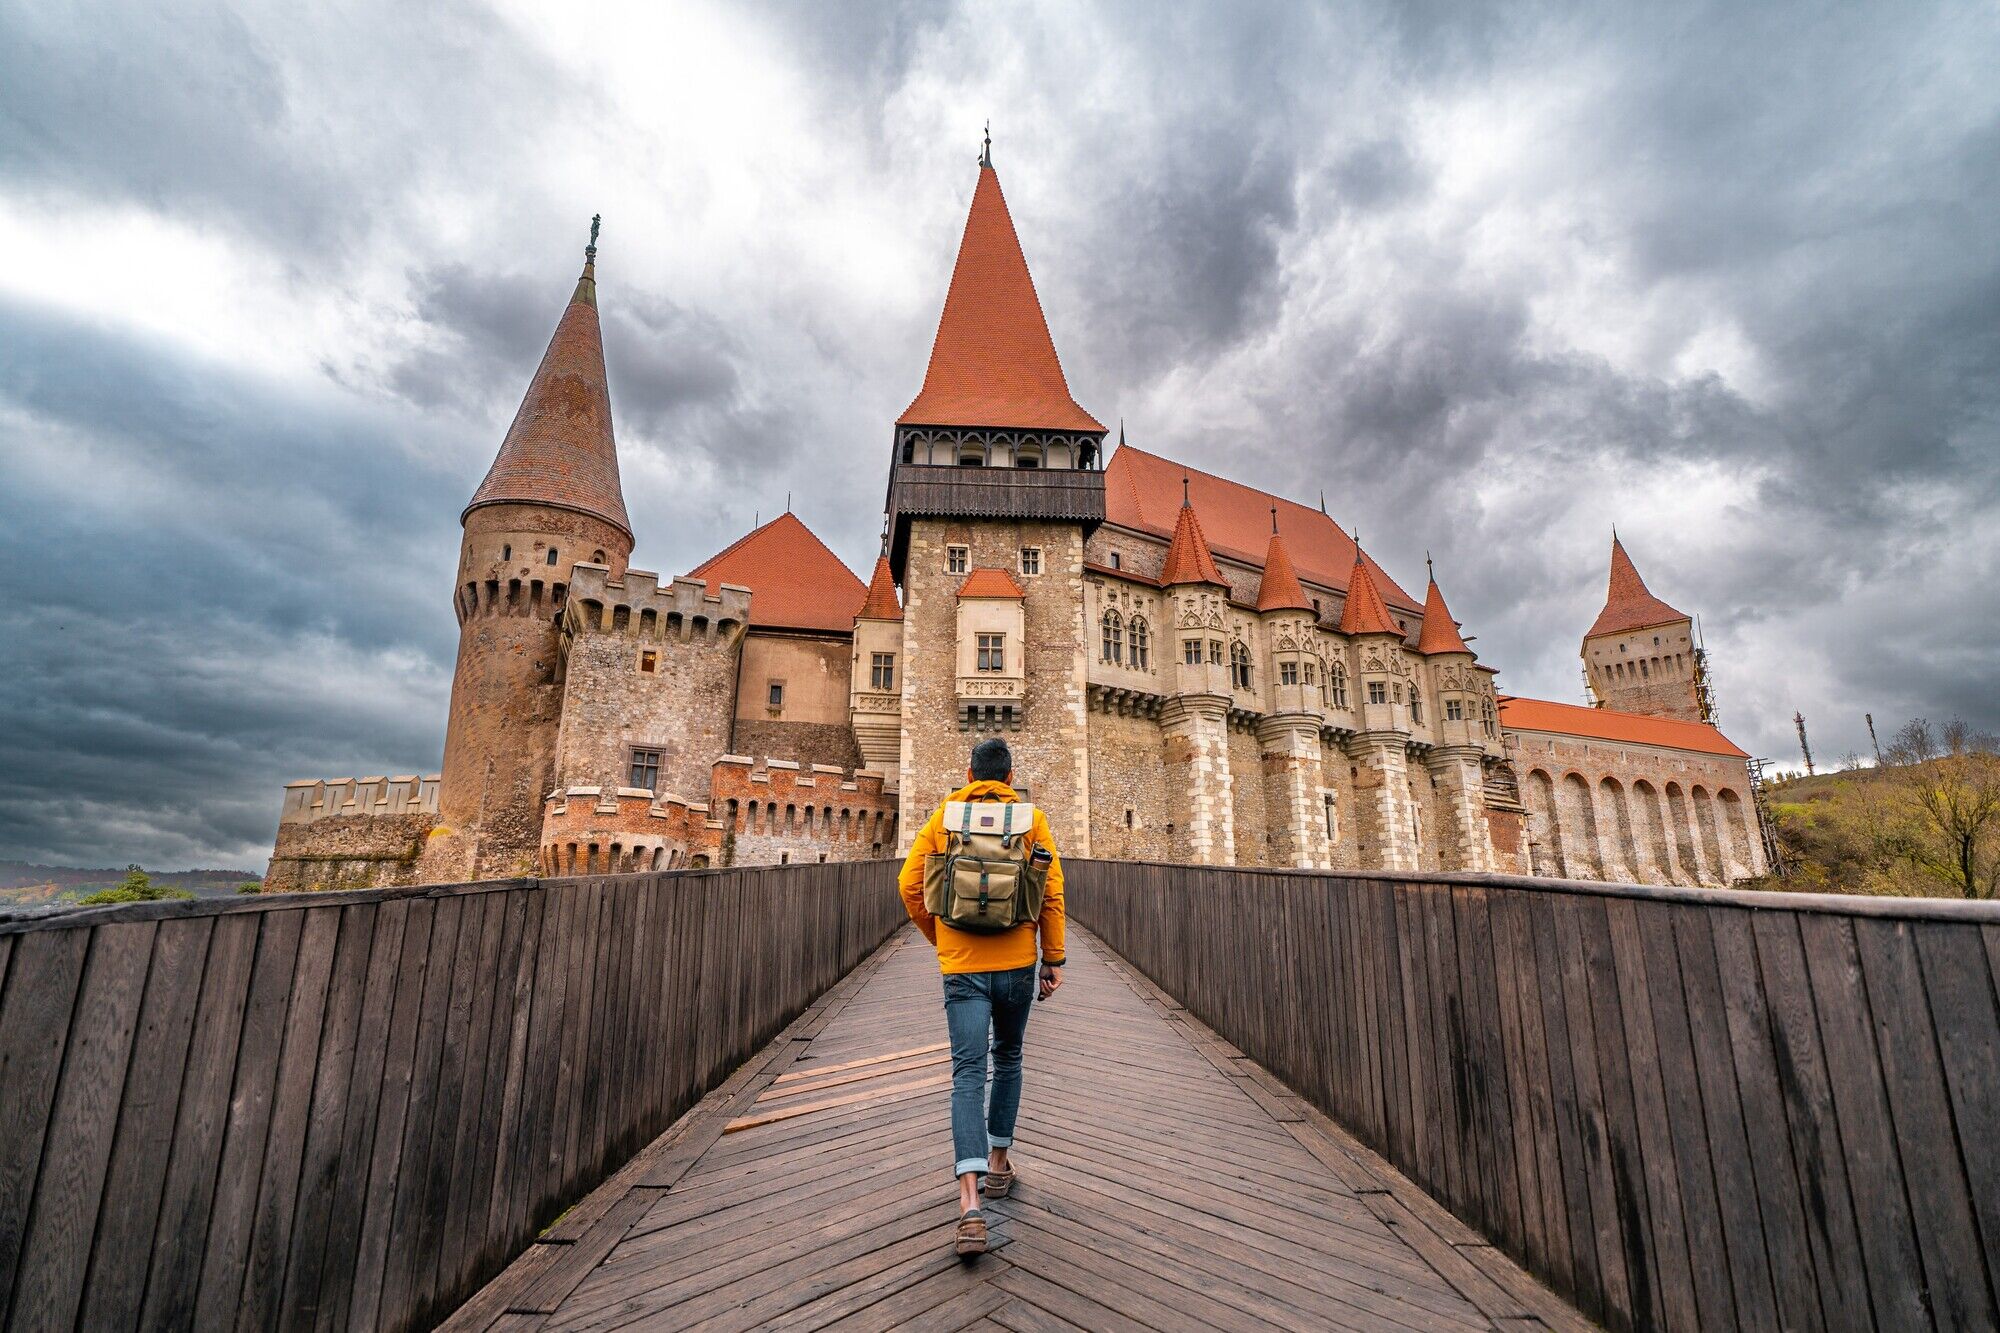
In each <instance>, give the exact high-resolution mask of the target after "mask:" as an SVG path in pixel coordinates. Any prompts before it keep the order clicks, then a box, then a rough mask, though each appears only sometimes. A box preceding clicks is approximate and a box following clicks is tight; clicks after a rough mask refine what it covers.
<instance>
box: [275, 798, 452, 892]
mask: <svg viewBox="0 0 2000 1333" xmlns="http://www.w3.org/2000/svg"><path fill="white" fill-rule="evenodd" d="M436 825H437V816H436V815H433V814H429V813H420V814H407V815H334V816H330V817H327V818H324V819H316V820H313V821H312V822H310V823H282V824H279V825H278V838H277V843H276V845H275V847H273V849H272V851H271V864H270V866H269V868H268V869H266V870H265V872H264V891H265V892H266V893H288V892H290V893H297V892H317V891H319V890H322V889H387V888H397V887H400V886H403V885H407V884H421V883H423V882H424V876H423V874H422V872H421V864H422V857H423V853H424V849H425V846H426V844H427V843H428V841H429V839H430V833H431V830H432V829H433V828H435V827H436Z"/></svg>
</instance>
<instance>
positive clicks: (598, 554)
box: [590, 551, 604, 565]
mask: <svg viewBox="0 0 2000 1333" xmlns="http://www.w3.org/2000/svg"><path fill="white" fill-rule="evenodd" d="M590 563H591V564H593V565H601V564H603V563H604V552H602V551H592V552H591V553H590Z"/></svg>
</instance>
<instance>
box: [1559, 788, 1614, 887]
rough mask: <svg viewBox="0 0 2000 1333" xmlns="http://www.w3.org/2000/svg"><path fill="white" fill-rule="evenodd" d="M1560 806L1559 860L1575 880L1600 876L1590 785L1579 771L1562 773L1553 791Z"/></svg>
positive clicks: (1601, 862) (1601, 850)
mask: <svg viewBox="0 0 2000 1333" xmlns="http://www.w3.org/2000/svg"><path fill="white" fill-rule="evenodd" d="M1557 795H1558V800H1559V801H1560V804H1561V809H1562V822H1563V833H1564V834H1565V838H1564V841H1565V843H1566V844H1567V845H1566V846H1565V847H1564V849H1563V853H1564V856H1563V859H1564V860H1565V861H1567V862H1568V863H1569V873H1570V875H1571V877H1572V878H1575V879H1603V878H1604V846H1603V844H1602V843H1601V842H1599V841H1598V835H1597V809H1596V805H1595V803H1594V802H1593V801H1592V800H1591V799H1590V784H1589V783H1588V782H1586V781H1585V780H1584V777H1583V775H1582V774H1581V773H1576V772H1570V773H1565V774H1563V780H1562V785H1561V786H1560V787H1559V788H1558V790H1557Z"/></svg>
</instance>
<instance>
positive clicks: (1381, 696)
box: [1368, 680, 1389, 704]
mask: <svg viewBox="0 0 2000 1333" xmlns="http://www.w3.org/2000/svg"><path fill="white" fill-rule="evenodd" d="M1368 702H1369V703H1371V704H1385V703H1388V702H1389V687H1388V686H1387V685H1384V684H1383V683H1382V682H1381V681H1379V680H1371V681H1369V682H1368Z"/></svg>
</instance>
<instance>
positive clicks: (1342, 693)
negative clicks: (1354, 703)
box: [1326, 662, 1347, 708]
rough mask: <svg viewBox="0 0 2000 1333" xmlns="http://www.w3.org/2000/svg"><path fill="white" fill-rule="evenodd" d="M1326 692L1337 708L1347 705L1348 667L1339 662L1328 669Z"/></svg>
mask: <svg viewBox="0 0 2000 1333" xmlns="http://www.w3.org/2000/svg"><path fill="white" fill-rule="evenodd" d="M1326 692H1327V697H1328V701H1329V702H1330V703H1332V704H1333V706H1334V707H1335V708H1345V707H1347V668H1346V667H1344V666H1342V665H1341V664H1340V663H1338V662H1335V663H1334V664H1333V665H1331V666H1329V667H1328V668H1327V669H1326Z"/></svg>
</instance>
